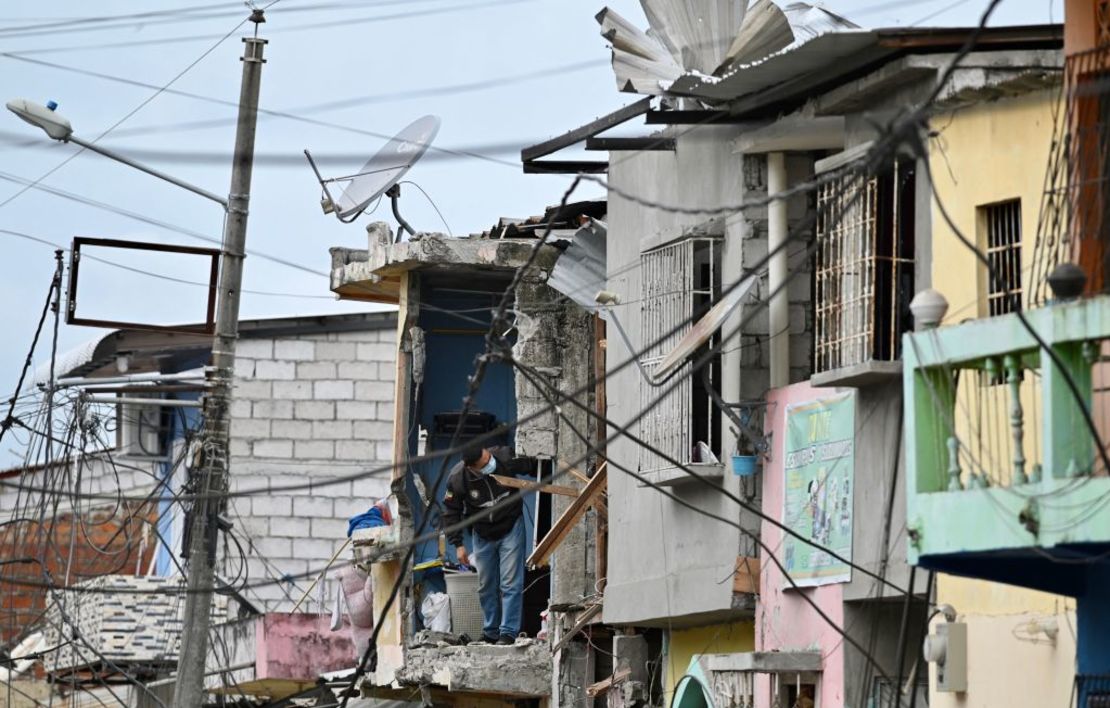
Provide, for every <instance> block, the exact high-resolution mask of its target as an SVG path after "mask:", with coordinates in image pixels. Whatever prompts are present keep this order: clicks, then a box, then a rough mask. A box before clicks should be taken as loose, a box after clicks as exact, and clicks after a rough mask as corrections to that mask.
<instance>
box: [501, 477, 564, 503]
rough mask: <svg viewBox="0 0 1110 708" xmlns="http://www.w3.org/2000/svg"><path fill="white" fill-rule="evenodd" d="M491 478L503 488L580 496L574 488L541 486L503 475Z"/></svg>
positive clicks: (526, 480)
mask: <svg viewBox="0 0 1110 708" xmlns="http://www.w3.org/2000/svg"><path fill="white" fill-rule="evenodd" d="M490 477H492V478H493V479H495V480H496V481H497V483H498V484H500V485H501V486H502V487H512V488H513V489H526V490H528V491H530V492H545V493H547V494H559V495H561V496H564V497H576V496H578V490H577V489H575V488H574V487H563V486H560V485H558V484H540V483H539V482H533V481H531V480H528V479H520V478H519V477H506V476H505V475H501V474H491V475H490Z"/></svg>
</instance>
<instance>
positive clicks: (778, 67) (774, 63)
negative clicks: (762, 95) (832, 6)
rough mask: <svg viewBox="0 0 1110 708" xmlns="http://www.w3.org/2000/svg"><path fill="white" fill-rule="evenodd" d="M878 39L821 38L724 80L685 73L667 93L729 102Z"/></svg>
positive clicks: (850, 34)
mask: <svg viewBox="0 0 1110 708" xmlns="http://www.w3.org/2000/svg"><path fill="white" fill-rule="evenodd" d="M877 38H878V35H877V34H876V33H875V32H874V31H872V30H845V31H842V32H835V33H828V34H823V35H819V36H817V37H815V38H813V39H811V40H810V41H808V42H806V43H804V44H798V45H791V46H790V47H787V48H786V49H784V50H781V51H779V52H777V53H775V54H772V55H771V56H769V57H766V58H764V59H761V60H759V61H757V62H754V63H752V64H747V65H741V66H738V67H736V68H735V69H733V70H732V71H731V72H730V73H728V74H726V75H725V76H722V77H717V76H705V75H698V74H686V75H685V76H682V77H680V78H678V79H676V80H675V82H674V83H672V84H671V85H670V87H669V88H668V93H671V94H673V95H677V96H690V97H693V98H700V99H703V100H707V101H714V102H719V101H729V100H732V99H734V98H739V97H740V96H744V95H747V94H750V93H755V92H756V91H759V90H761V89H764V88H766V87H768V86H774V85H776V84H781V83H783V82H785V81H790V80H792V79H796V78H798V77H799V76H801V75H804V74H808V73H811V72H813V71H816V70H818V69H823V68H827V67H829V66H830V65H834V64H835V63H836V61H837V60H838V59H841V58H843V57H847V56H850V55H851V54H853V53H855V52H859V51H861V50H863V49H865V48H867V47H869V46H872V45H874V44H875V41H876V40H877Z"/></svg>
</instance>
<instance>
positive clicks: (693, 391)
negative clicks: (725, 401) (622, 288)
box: [640, 236, 721, 471]
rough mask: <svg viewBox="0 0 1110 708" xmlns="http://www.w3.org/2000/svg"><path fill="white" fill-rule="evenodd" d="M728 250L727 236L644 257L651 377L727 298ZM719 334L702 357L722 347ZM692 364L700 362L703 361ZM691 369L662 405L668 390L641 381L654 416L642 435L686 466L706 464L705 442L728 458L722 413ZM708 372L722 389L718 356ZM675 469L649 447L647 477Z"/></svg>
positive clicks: (644, 463)
mask: <svg viewBox="0 0 1110 708" xmlns="http://www.w3.org/2000/svg"><path fill="white" fill-rule="evenodd" d="M720 249H721V239H720V238H719V237H707V236H696V237H693V236H692V237H689V238H686V239H683V240H681V241H677V242H674V243H670V244H667V245H665V246H661V247H659V248H656V249H653V250H651V251H646V252H645V253H643V254H641V256H640V277H641V283H642V286H641V302H640V333H641V340H640V341H641V346H643V347H644V348H645V352H644V357H643V359H642V363H643V365H644V369H645V370H646V371H647V372H648V373H649V374H650V373H652V372H654V371H655V370H656V368H657V367H658V366H659V364H660V363H661V362H662V361H663V359H664V357H666V356H667V354H669V353H670V352H671V351H672V350H673V349H674V348H675V346H676V345H677V344H678V342H679V341H680V340H681V339H682V337H683V336H684V335H685V334H686V333H687V332H688V331H689V330H690V327H691V326H692V324H693V322H695V321H696V320H697V318H698V317H700V316H701V315H702V314H704V313H705V312H706V311H707V310H708V309H709V308H710V307H711V306H712V304H713V303H714V302H715V301H716V299H717V297H718V296H719V295H720V275H721V270H720V268H721V264H720ZM719 336H720V335H719V334H717V335H714V337H712V338H711V339H710V340H709V342H708V343H707V344H706V345H704V346H703V348H702V350H701V352H704V351H706V350H707V349H708V348H709V347H712V346H714V345H715V344H716V343H717V341H718V337H719ZM691 359H693V360H697V359H698V355H695V356H693V357H691ZM691 369H692V367H691V365H690V363H689V362H687V363H686V364H684V365H683V366H682V368H681V369H680V370H679V371H678V373H676V374H674V375H675V376H677V377H679V378H680V383H679V384H678V385H677V386H675V388H674V389H672V390H671V391H670V392H669V393H667V394H666V395H665V396H663V397H662V398H661V399H660V398H659V396H660V394H661V393H662V392H663V391H665V390H666V388H667V387H666V386H665V387H658V388H657V387H653V386H651V385H649V384H648V383H647V382H645V381H641V382H640V404H641V408H642V409H647V410H648V413H647V414H645V415H644V416H643V418H641V420H640V437H642V438H643V439H644V440H645V441H646V442H648V443H650V444H651V445H652V446H654V447H656V448H658V449H659V450H661V451H663V452H665V453H666V454H667V455H669V456H670V457H672V458H674V459H676V460H679V461H681V462H683V463H689V462H701V461H703V460H698V459H695V455H694V447H695V446H696V444H697V443H698V442H704V443H706V445H708V446H709V448H710V449H711V450H712V451H713V453H714V454H715V455H717V456H718V458H720V454H721V451H720V441H719V437H720V436H719V435H718V434H717V428H718V426H719V424H720V411H718V410H717V409H716V407H715V406H714V405H713V401H712V399H711V398H710V397H709V395H708V393H707V392H706V389H705V385H704V383H703V379H702V373H701V372H700V371H699V372H697V373H696V374H695V375H693V376H691ZM706 370H707V371H708V372H709V379H710V382H711V385H713V386H714V387H718V386H719V381H720V357H714V358H713V360H712V361H711V362H710V363H709V364H707V365H706ZM672 466H673V465H671V464H670V463H669V462H667V461H666V460H664V459H663V458H661V457H659V456H657V455H655V454H654V453H651V452H650V451H648V450H646V449H644V448H641V451H640V469H641V470H642V471H653V470H659V469H665V468H668V467H672Z"/></svg>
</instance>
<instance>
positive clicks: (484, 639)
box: [478, 634, 501, 644]
mask: <svg viewBox="0 0 1110 708" xmlns="http://www.w3.org/2000/svg"><path fill="white" fill-rule="evenodd" d="M478 641H480V642H482V643H483V644H497V643H498V642H500V641H501V639H500V638H498V637H491V636H489V635H488V634H483V635H482V638H481V639H479V640H478Z"/></svg>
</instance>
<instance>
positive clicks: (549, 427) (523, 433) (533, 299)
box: [513, 271, 594, 608]
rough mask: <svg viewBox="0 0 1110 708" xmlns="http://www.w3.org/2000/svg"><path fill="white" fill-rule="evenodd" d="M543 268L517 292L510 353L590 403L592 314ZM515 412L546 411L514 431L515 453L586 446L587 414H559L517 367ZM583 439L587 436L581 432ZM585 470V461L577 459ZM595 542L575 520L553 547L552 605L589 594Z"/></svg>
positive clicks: (542, 454) (569, 456)
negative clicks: (547, 277) (552, 283)
mask: <svg viewBox="0 0 1110 708" xmlns="http://www.w3.org/2000/svg"><path fill="white" fill-rule="evenodd" d="M544 278H545V273H544V272H542V271H538V272H535V273H533V274H530V275H529V276H527V277H526V278H525V279H524V281H523V282H522V283H521V285H520V287H519V288H518V289H517V296H516V310H517V312H518V313H519V315H520V316H519V318H518V334H517V343H516V345H515V346H514V347H513V356H514V357H515V358H517V359H519V360H520V361H521V362H522V363H524V364H526V365H527V366H529V367H532V368H534V369H536V370H537V372H538V373H539V377H540V378H541V379H542V380H543V383H544V384H545V385H546V386H548V387H550V388H551V389H553V390H554V391H558V392H560V393H563V394H567V395H570V394H575V393H578V392H580V391H584V393H580V394H579V395H578V396H577V400H578V401H579V402H580V403H582V404H583V405H585V406H587V407H589V406H592V405H593V401H592V395H591V394H592V387H591V386H590V384H591V372H592V362H593V359H592V351H593V349H592V344H593V316H592V314H590V313H589V312H587V311H586V310H583V309H582V308H581V307H579V306H577V305H575V304H574V303H572V302H570V301H568V300H567V299H566V298H565V297H563V296H562V295H561V294H559V293H558V292H556V291H555V290H553V289H552V288H550V287H548V286H547V285H545V284H544V283H543V279H544ZM516 397H517V415H518V417H519V418H520V419H522V420H523V419H526V418H528V417H529V416H531V415H533V414H535V413H537V412H540V411H546V412H543V413H542V414H541V415H539V416H538V417H537V418H536V419H535V420H532V421H529V422H527V423H524V424H522V425H520V426H519V427H518V428H517V431H516V444H515V449H516V452H517V454H518V455H529V456H534V457H538V458H547V459H562V460H566V461H567V462H570V463H578V461H579V460H581V459H583V458H585V457H586V456H587V454H588V451H589V445H588V442H587V441H588V439H589V435H590V431H591V429H592V427H591V424H590V423H591V420H590V417H589V415H588V414H587V413H586V412H585V411H582V410H581V409H579V408H578V407H577V406H575V405H573V404H571V403H565V404H562V405H561V406H560V410H561V415H559V414H557V413H556V412H555V411H553V410H547V409H550V407H551V401H550V400H549V399H554V398H555V395H554V393H553V391H552V390H548V391H541V390H539V389H538V388H537V387H536V386H535V385H534V384H533V383H532V382H531V381H529V380H528V378H527V377H525V376H524V375H523V374H522V373H521V372H520V371H517V373H516ZM583 436H585V438H584V437H583ZM577 466H578V467H579V468H582V467H583V465H582V464H580V463H578V464H577ZM558 484H562V485H567V486H576V487H577V486H581V483H580V482H578V481H577V480H576V479H575V478H574V477H571V476H569V475H568V476H565V477H562V478H560V479H559V480H558ZM571 501H572V500H571V499H570V498H569V497H563V496H558V495H555V496H553V497H552V520H554V519H557V518H559V515H560V514H562V513H563V511H565V510H566V508H567V506H569V505H570V503H571ZM593 576H594V569H593V540H592V538H591V535H590V534H589V532H588V523H583V522H579V523H578V524H576V525H575V527H574V529H573V530H572V531H571V532H570V534H569V535H568V536H567V538H566V540H564V541H563V543H562V545H560V546H559V548H558V549H557V550H556V551H555V553H554V554H553V556H552V560H551V606H552V607H554V608H559V607H567V606H571V605H577V604H580V603H581V602H582V600H583V599H584V598H585V597H587V596H589V595H591V594H593V584H594V577H593Z"/></svg>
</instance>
